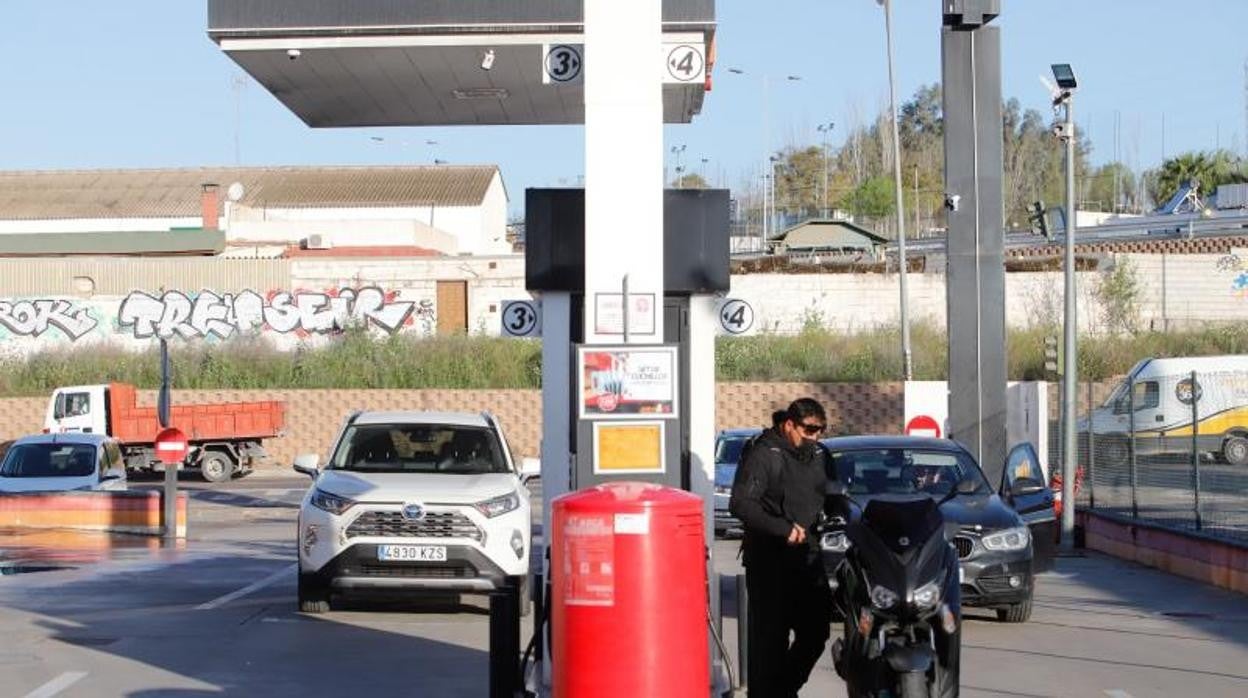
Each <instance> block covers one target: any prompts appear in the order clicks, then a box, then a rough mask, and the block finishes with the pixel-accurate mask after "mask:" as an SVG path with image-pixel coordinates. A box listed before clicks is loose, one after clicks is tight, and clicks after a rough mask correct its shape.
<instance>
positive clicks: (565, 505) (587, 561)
mask: <svg viewBox="0 0 1248 698" xmlns="http://www.w3.org/2000/svg"><path fill="white" fill-rule="evenodd" d="M702 509H703V503H702V499H701V498H700V497H698V496H697V495H694V494H691V493H689V492H686V491H683V490H679V489H674V488H670V487H663V486H660V485H654V484H649V483H642V482H629V481H617V482H610V483H606V484H602V485H598V486H595V487H591V488H588V489H584V490H580V491H577V492H573V493H570V494H567V495H564V496H562V497H559V498H558V499H556V500H554V502H553V503H552V511H551V517H552V519H551V524H552V525H551V528H552V538H551V550H550V552H551V565H550V568H551V653H552V658H553V660H554V661H553V666H552V671H553V676H552V679H553V688H554V696H555V698H610V697H612V696H620V697H621V698H623V697H627V698H636V697H638V696H646V697H647V698H655V697H661V696H681V697H683V696H690V697H692V696H698V697H701V696H705V695H706V692H707V687H708V686H710V670H709V667H710V656H709V649H708V646H707V635H706V632H707V631H706V618H707V616H706V613H707V610H706V609H707V585H706V550H705V544H706V543H705V538H704V535H703V531H704V525H703V514H702Z"/></svg>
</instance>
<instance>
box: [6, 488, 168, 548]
mask: <svg viewBox="0 0 1248 698" xmlns="http://www.w3.org/2000/svg"><path fill="white" fill-rule="evenodd" d="M161 499H162V497H161V493H160V492H150V491H135V492H21V493H6V494H0V528H72V529H79V530H91V531H105V532H110V533H132V534H140V535H160V534H161V533H163V532H164V526H165V522H164V521H163V518H164V516H163V513H162V511H163V510H162V507H161ZM186 516H187V496H186V493H185V492H179V493H178V497H177V521H176V533H177V536H178V537H179V538H185V537H186Z"/></svg>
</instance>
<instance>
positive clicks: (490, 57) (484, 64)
mask: <svg viewBox="0 0 1248 698" xmlns="http://www.w3.org/2000/svg"><path fill="white" fill-rule="evenodd" d="M493 67H494V49H488V50H486V52H485V55H483V56H482V57H481V70H489V69H490V68H493Z"/></svg>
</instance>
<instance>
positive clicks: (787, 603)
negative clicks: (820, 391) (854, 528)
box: [728, 398, 832, 698]
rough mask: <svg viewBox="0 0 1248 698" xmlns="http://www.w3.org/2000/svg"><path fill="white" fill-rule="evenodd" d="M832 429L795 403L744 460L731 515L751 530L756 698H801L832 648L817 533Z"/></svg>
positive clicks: (815, 411) (816, 412) (807, 402)
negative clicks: (824, 438) (825, 443)
mask: <svg viewBox="0 0 1248 698" xmlns="http://www.w3.org/2000/svg"><path fill="white" fill-rule="evenodd" d="M826 428H827V416H826V415H825V413H824V411H823V407H822V406H821V405H820V404H819V403H818V402H816V401H815V400H812V399H810V398H802V399H799V400H795V401H794V402H793V403H792V404H791V405H789V408H788V410H786V412H785V414H784V418H783V419H782V420H781V421H780V423H779V426H777V427H773V428H772V429H768V430H767V431H765V432H763V434H762V435H761V436H760V437H758V439H757V440H756V441H755V442H754V443H753V444H752V445H751V447H750V448H749V450H748V451H747V452H746V453H745V454H744V456H743V457H742V459H741V464H740V465H739V466H738V467H737V474H736V478H735V479H734V480H733V484H732V498H731V499H730V500H729V503H728V508H729V510H730V511H731V512H732V514H733V515H734V516H736V517H737V518H738V519H740V521H741V524H742V526H743V527H744V529H745V538H744V540H743V541H742V544H741V547H742V550H743V552H744V555H745V560H744V562H745V580H746V587H747V589H748V591H749V599H750V600H749V605H750V608H749V611H748V612H749V624H750V638H749V640H750V652H749V655H750V656H749V664H748V669H749V672H748V679H749V688H750V696H751V698H773V697H775V698H795V697H796V696H797V691H798V689H800V688H801V687H802V685H804V684H805V683H806V680H807V679H808V678H809V677H810V672H811V670H812V669H813V668H814V666H815V663H816V662H818V661H819V656H820V655H821V654H823V648H824V645H825V644H826V643H827V640H828V634H829V623H830V621H831V613H832V595H831V592H830V591H829V589H828V578H827V573H826V572H825V571H824V568H823V560H822V558H821V556H820V550H819V541H818V540H817V536H816V535H815V534H814V533H813V532H812V531H813V528H814V526H815V524H816V523H817V522H818V520H819V515H820V512H822V511H823V501H824V497H825V490H826V485H827V474H826V467H827V465H826V456H825V454H824V451H823V449H822V448H820V446H819V442H818V439H819V436H820V435H821V434H822V433H823V432H824V430H825V429H826ZM790 631H792V633H793V642H792V644H790V643H789V632H790Z"/></svg>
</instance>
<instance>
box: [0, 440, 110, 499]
mask: <svg viewBox="0 0 1248 698" xmlns="http://www.w3.org/2000/svg"><path fill="white" fill-rule="evenodd" d="M124 489H126V466H125V461H124V460H123V459H122V455H121V447H120V445H119V444H118V443H117V441H116V440H115V439H112V438H110V437H108V436H104V435H102V434H39V435H37V436H25V437H22V438H20V439H18V440H16V441H14V442H12V443H11V444H9V446H8V449H7V451H6V452H5V454H4V460H3V461H0V492H68V491H72V490H82V491H89V490H124Z"/></svg>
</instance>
